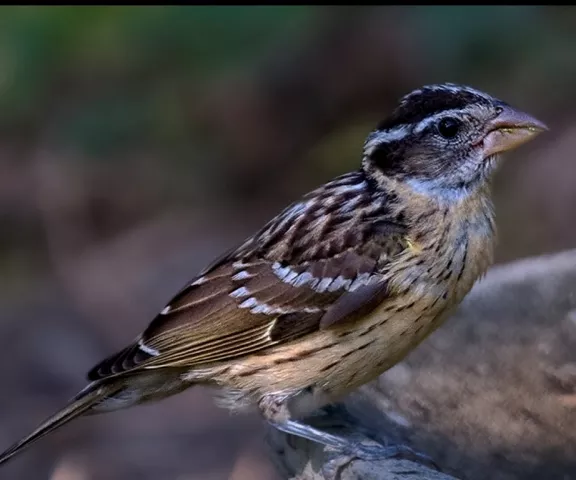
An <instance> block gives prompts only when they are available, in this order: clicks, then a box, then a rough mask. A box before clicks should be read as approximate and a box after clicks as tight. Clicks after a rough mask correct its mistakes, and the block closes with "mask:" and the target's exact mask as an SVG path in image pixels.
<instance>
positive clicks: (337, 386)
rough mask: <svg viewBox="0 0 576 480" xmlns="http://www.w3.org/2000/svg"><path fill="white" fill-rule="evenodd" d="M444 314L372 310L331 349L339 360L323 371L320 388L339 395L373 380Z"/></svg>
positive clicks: (410, 348) (414, 345) (421, 338)
mask: <svg viewBox="0 0 576 480" xmlns="http://www.w3.org/2000/svg"><path fill="white" fill-rule="evenodd" d="M383 309H384V307H383ZM446 317H447V313H446V311H445V310H438V309H434V311H430V312H425V313H424V312H421V311H420V310H417V309H414V310H411V311H410V312H405V313H398V314H396V315H393V316H390V314H389V313H388V312H385V311H384V312H383V311H379V310H376V311H375V312H374V313H373V314H372V315H371V316H370V317H368V318H367V319H366V321H365V322H363V324H362V325H357V327H358V329H357V331H356V332H352V333H350V337H351V338H350V341H349V342H347V343H346V344H342V345H341V346H340V347H338V348H337V349H336V350H337V351H335V352H333V353H334V357H336V358H341V361H339V362H338V363H337V364H336V365H334V367H333V369H331V370H330V371H329V372H326V373H327V375H326V376H325V377H324V378H323V379H322V381H321V382H322V388H323V389H324V390H328V391H333V392H334V394H335V395H339V394H341V393H346V392H348V391H350V390H352V389H354V388H356V387H358V386H360V385H363V384H365V383H367V382H369V381H371V380H373V379H374V378H376V377H377V376H379V375H380V374H382V373H384V372H385V371H386V370H388V369H389V368H391V367H393V366H394V365H395V364H397V363H398V362H400V361H401V360H402V359H403V358H404V357H405V356H406V355H407V354H408V353H410V352H411V351H412V350H413V349H414V348H416V347H417V346H418V345H419V344H420V343H421V342H422V341H423V340H424V339H425V338H426V337H427V336H428V335H429V334H430V333H432V332H433V331H434V330H435V329H436V328H438V327H439V326H440V325H441V324H442V322H443V321H444V320H445V319H446Z"/></svg>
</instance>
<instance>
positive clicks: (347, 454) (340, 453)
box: [322, 442, 440, 480]
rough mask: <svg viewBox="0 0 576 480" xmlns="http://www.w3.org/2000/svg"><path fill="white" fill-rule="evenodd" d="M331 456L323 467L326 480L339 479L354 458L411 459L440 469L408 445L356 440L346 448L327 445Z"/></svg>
mask: <svg viewBox="0 0 576 480" xmlns="http://www.w3.org/2000/svg"><path fill="white" fill-rule="evenodd" d="M326 449H327V451H328V452H329V456H330V457H331V458H330V459H329V460H328V461H327V462H326V463H325V464H324V466H323V467H322V474H323V475H324V477H325V478H326V480H338V479H339V478H340V475H341V472H342V470H343V469H344V468H345V467H346V466H347V465H349V464H350V463H351V462H353V461H354V460H364V461H368V462H373V461H378V460H390V459H398V460H410V461H413V462H416V463H420V464H423V465H425V466H427V467H430V468H432V469H434V470H437V471H439V470H440V468H439V467H438V465H437V464H436V463H435V462H434V461H433V460H432V459H431V458H430V457H428V456H427V455H424V454H421V453H418V452H416V451H414V450H413V449H412V448H410V447H408V446H407V445H388V446H384V445H381V444H379V443H366V442H355V443H350V444H349V445H348V446H346V447H344V448H334V447H326Z"/></svg>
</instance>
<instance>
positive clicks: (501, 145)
mask: <svg viewBox="0 0 576 480" xmlns="http://www.w3.org/2000/svg"><path fill="white" fill-rule="evenodd" d="M544 130H548V127H547V126H546V125H544V124H543V123H542V122H541V121H540V120H536V119H535V118H534V117H532V116H530V115H528V114H527V113H524V112H520V111H518V110H514V109H513V108H512V107H509V106H504V107H502V112H501V113H500V114H499V115H498V116H497V117H496V118H494V119H493V120H491V121H490V123H489V124H488V129H487V132H488V133H487V134H486V136H485V137H484V139H483V142H482V143H483V145H482V149H483V150H484V156H485V157H486V158H487V157H489V156H491V155H494V154H496V153H500V152H506V151H508V150H512V149H514V148H516V147H519V146H520V145H522V144H523V143H526V142H527V141H528V140H531V139H532V138H534V137H535V136H536V135H538V134H539V133H541V132H543V131H544Z"/></svg>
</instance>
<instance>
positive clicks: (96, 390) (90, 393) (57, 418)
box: [0, 384, 122, 465]
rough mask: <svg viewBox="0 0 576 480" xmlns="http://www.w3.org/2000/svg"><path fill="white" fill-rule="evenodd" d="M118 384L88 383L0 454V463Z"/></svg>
mask: <svg viewBox="0 0 576 480" xmlns="http://www.w3.org/2000/svg"><path fill="white" fill-rule="evenodd" d="M121 389H122V387H121V386H119V385H114V384H112V385H101V384H100V385H98V384H90V385H88V387H86V388H85V389H84V390H82V391H81V392H80V393H79V394H78V395H76V397H74V399H73V400H72V401H71V402H70V403H69V404H68V405H67V406H66V407H64V408H63V409H62V410H60V411H59V412H57V413H56V414H54V415H52V416H51V417H49V418H48V419H46V420H45V421H44V422H43V423H42V424H40V425H39V426H38V427H37V428H36V429H35V430H34V431H33V432H32V433H30V435H28V436H26V437H24V438H23V439H22V440H20V441H19V442H17V443H15V444H14V445H12V446H11V447H10V448H8V449H7V450H6V451H4V452H3V453H1V454H0V465H2V464H3V463H5V462H7V461H8V460H10V459H11V458H12V457H13V456H14V455H16V454H18V453H20V452H21V451H22V450H24V449H25V448H26V447H28V446H30V445H31V444H32V443H34V442H36V440H39V439H40V438H42V437H44V436H45V435H47V434H48V433H50V432H52V431H54V430H56V429H57V428H59V427H61V426H62V425H64V424H65V423H68V422H69V421H70V420H72V419H74V418H76V417H78V416H80V415H82V414H84V413H86V412H87V411H88V410H90V409H91V408H92V407H93V406H94V405H96V404H98V403H99V402H100V401H101V400H103V399H104V398H106V397H108V396H110V395H114V394H115V393H116V392H118V391H119V390H121Z"/></svg>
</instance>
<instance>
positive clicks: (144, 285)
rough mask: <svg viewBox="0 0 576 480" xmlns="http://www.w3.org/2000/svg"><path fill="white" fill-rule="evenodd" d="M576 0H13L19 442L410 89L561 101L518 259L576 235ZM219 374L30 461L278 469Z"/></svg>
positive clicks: (179, 471)
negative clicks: (88, 0) (525, 3)
mask: <svg viewBox="0 0 576 480" xmlns="http://www.w3.org/2000/svg"><path fill="white" fill-rule="evenodd" d="M575 51H576V9H575V8H573V7H563V8H558V7H402V8H399V7H394V8H392V7H354V8H352V7H74V8H73V7H2V8H0V287H1V288H0V302H1V305H2V308H1V313H0V385H1V386H0V447H4V446H7V445H8V444H9V443H11V442H12V441H14V440H16V439H17V438H18V437H19V436H20V435H22V434H25V433H28V431H29V430H30V429H31V428H32V427H34V426H35V425H36V424H37V423H38V422H39V421H40V420H42V419H43V418H44V417H45V416H47V415H48V414H50V413H52V411H53V410H55V409H57V408H59V407H60V406H62V405H63V403H64V402H65V401H66V400H67V399H68V398H69V397H71V396H72V395H74V394H75V393H76V391H78V390H79V389H80V388H82V387H83V386H84V375H85V372H86V371H87V370H88V369H89V368H90V367H91V366H92V365H93V364H94V363H95V362H97V361H98V360H100V359H101V358H102V357H103V356H105V355H107V354H109V353H112V352H113V351H115V350H116V349H118V348H120V347H122V346H124V345H125V344H126V343H127V342H129V341H131V340H132V339H133V338H134V337H135V336H136V335H137V334H138V333H139V332H140V331H141V329H142V328H143V327H144V326H145V325H146V324H147V322H148V321H149V320H150V319H152V318H153V316H154V315H155V314H156V313H157V312H158V311H159V310H160V309H161V308H163V306H164V304H165V303H166V301H167V300H168V299H169V298H170V296H171V295H172V294H173V293H174V292H175V291H176V290H178V289H179V288H180V287H181V286H183V284H184V283H185V282H186V281H187V280H188V279H189V278H191V277H192V276H193V275H194V274H195V273H196V272H197V271H198V270H199V269H200V268H202V267H203V266H205V265H206V264H207V263H208V262H209V261H210V260H211V259H212V258H213V257H214V256H215V255H217V254H219V253H221V251H222V250H224V249H226V248H228V247H230V246H232V245H233V244H234V243H235V242H237V241H239V240H241V239H243V238H244V237H246V236H247V235H249V234H250V233H251V232H252V231H253V230H254V229H256V228H257V227H259V226H260V225H261V224H262V223H263V222H264V221H266V220H268V219H269V217H271V216H272V215H274V214H275V213H277V211H278V210H279V209H281V208H282V207H283V206H284V205H285V204H286V203H288V202H289V201H292V200H294V199H296V198H297V197H298V196H299V195H301V194H303V193H305V192H306V191H308V190H309V189H310V188H312V187H315V186H317V185H318V184H320V183H322V182H324V181H326V180H328V179H330V178H331V177H333V176H335V175H338V174H340V173H343V172H345V171H347V170H351V169H354V168H357V166H358V164H359V161H360V152H361V148H362V143H363V141H364V137H365V136H366V134H367V133H368V132H369V131H370V130H371V129H372V128H373V126H374V125H375V124H376V123H377V122H378V121H379V120H380V119H381V118H382V117H383V116H385V115H386V114H387V113H388V112H389V111H390V109H391V108H393V106H394V104H395V102H396V100H397V98H398V97H399V96H401V95H403V94H405V93H407V92H409V91H410V90H412V89H413V88H416V87H419V86H421V85H423V84H426V83H434V82H445V81H452V82H462V83H468V84H470V85H472V86H474V87H476V88H479V89H482V90H485V91H487V92H488V93H491V94H493V95H495V96H498V97H500V98H502V99H504V100H506V101H507V102H509V103H511V104H513V105H516V106H518V107H519V108H521V109H523V110H526V111H527V112H529V113H532V114H534V115H535V116H536V117H538V118H540V119H542V120H543V121H545V122H546V123H547V124H548V125H549V126H550V127H551V131H550V132H549V133H547V134H546V135H542V136H541V137H540V138H539V139H538V140H537V141H535V142H533V143H531V144H530V145H529V146H525V147H523V148H521V149H520V150H518V151H516V152H514V153H513V154H512V155H509V156H508V161H507V162H506V163H505V165H504V166H503V168H502V170H501V172H500V174H499V175H498V177H497V179H496V182H495V192H494V193H495V199H496V207H497V213H498V227H499V230H500V244H499V247H498V251H497V260H498V261H499V262H502V261H508V260H512V259H515V258H520V257H525V256H529V255H536V254H540V253H544V252H551V251H557V250H561V249H565V248H570V247H574V246H575V245H576V224H575V222H574V211H575V209H576V188H575V185H576V169H575V167H576V165H574V151H575V150H576V95H574V85H576V55H574V52H575ZM274 475H275V474H274V471H273V469H272V467H271V466H270V465H269V464H268V463H267V460H266V457H265V454H264V451H263V447H262V428H261V426H260V424H259V421H258V419H257V418H255V417H250V416H244V417H242V416H235V417H230V416H229V415H228V413H227V412H223V411H220V410H218V409H216V407H214V406H213V405H212V404H211V401H210V397H209V395H208V393H207V392H205V391H202V390H200V389H194V390H190V391H188V392H185V393H183V394H180V395H178V396H176V397H173V398H170V399H168V400H165V401H163V402H161V403H159V404H156V405H151V406H142V407H138V408H135V409H132V410H127V411H122V412H117V413H113V414H109V415H106V416H100V417H92V418H85V419H81V420H78V421H76V422H74V423H73V424H70V425H69V426H67V427H66V428H64V429H62V430H61V431H60V432H58V433H57V434H54V435H53V436H51V437H48V438H46V439H44V440H42V441H41V442H40V443H38V444H36V445H35V446H34V447H33V448H32V449H30V450H28V451H27V452H26V453H25V454H23V455H22V456H21V457H19V458H18V459H17V460H14V462H12V463H11V464H10V465H8V466H6V467H5V468H3V469H1V470H0V478H1V479H8V480H11V479H22V480H43V479H51V480H100V479H106V480H132V479H139V480H146V479H161V480H196V479H202V480H221V479H231V480H260V479H273V478H275V477H274Z"/></svg>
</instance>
